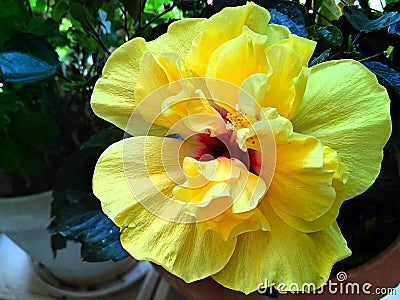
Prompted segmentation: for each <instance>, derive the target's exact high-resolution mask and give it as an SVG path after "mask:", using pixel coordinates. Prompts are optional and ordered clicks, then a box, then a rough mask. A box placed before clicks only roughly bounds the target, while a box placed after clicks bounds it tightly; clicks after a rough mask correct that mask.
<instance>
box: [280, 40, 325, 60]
mask: <svg viewBox="0 0 400 300" xmlns="http://www.w3.org/2000/svg"><path fill="white" fill-rule="evenodd" d="M280 44H284V45H288V46H289V47H290V48H292V49H293V50H294V52H295V53H296V54H297V55H298V56H299V57H300V60H301V64H302V65H303V66H307V65H308V61H309V60H310V58H311V56H312V54H313V53H314V50H315V47H316V45H317V43H316V42H315V41H311V40H309V39H305V38H302V37H299V36H297V35H294V34H290V35H289V37H288V38H287V39H284V40H282V41H281V42H280Z"/></svg>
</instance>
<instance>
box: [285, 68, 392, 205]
mask: <svg viewBox="0 0 400 300" xmlns="http://www.w3.org/2000/svg"><path fill="white" fill-rule="evenodd" d="M292 123H293V126H294V130H295V131H296V132H301V133H303V134H307V135H312V136H315V137H317V138H318V139H319V140H320V141H321V142H322V143H323V144H324V145H327V146H329V147H330V148H332V149H334V150H336V151H337V152H338V154H339V156H340V157H341V159H342V161H343V163H344V164H345V165H346V166H347V167H348V169H349V178H348V182H347V185H346V199H349V198H352V197H354V196H356V195H358V194H360V193H362V192H364V191H365V190H366V189H367V188H368V187H369V186H370V185H371V184H372V183H373V182H374V180H375V178H376V176H377V175H378V173H379V170H380V163H381V161H382V155H383V153H382V149H383V146H384V145H385V143H386V141H387V140H388V138H389V136H390V133H391V121H390V100H389V97H388V95H387V92H386V90H385V89H384V88H383V87H382V86H381V85H379V84H378V82H377V80H376V77H375V76H374V75H373V74H372V73H371V72H370V71H368V70H367V69H366V68H365V67H364V66H363V65H361V64H360V63H358V62H356V61H351V60H341V61H329V62H326V63H322V64H319V65H316V66H315V67H313V68H312V71H311V74H310V76H309V78H308V83H307V87H306V91H305V94H304V99H303V102H302V104H301V106H300V108H299V110H298V112H297V114H296V115H295V116H294V117H293V119H292Z"/></svg>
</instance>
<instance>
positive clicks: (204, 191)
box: [173, 157, 266, 220]
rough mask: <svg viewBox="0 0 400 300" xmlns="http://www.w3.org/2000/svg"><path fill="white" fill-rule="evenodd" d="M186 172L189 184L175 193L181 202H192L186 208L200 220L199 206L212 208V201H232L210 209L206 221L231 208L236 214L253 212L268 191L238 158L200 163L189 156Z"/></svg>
mask: <svg viewBox="0 0 400 300" xmlns="http://www.w3.org/2000/svg"><path fill="white" fill-rule="evenodd" d="M183 171H184V173H185V175H186V182H185V183H184V184H182V185H180V186H177V187H175V188H174V190H173V193H174V196H175V198H176V199H177V200H179V201H180V202H183V203H188V205H187V206H186V209H187V210H189V211H190V212H191V213H192V215H194V216H196V217H197V219H198V220H200V217H199V212H198V209H199V207H205V206H208V205H210V203H211V202H221V201H224V200H225V199H226V198H228V199H229V201H228V202H226V205H224V206H218V210H215V211H213V210H209V211H208V212H209V213H210V214H209V215H208V216H206V215H205V214H203V216H202V217H201V218H202V219H203V218H204V217H206V219H210V218H213V217H215V216H217V215H219V214H221V213H223V212H224V211H225V210H227V209H228V208H229V207H230V206H231V209H232V212H233V213H243V212H247V211H250V210H252V209H254V208H255V207H256V206H257V204H258V202H259V200H260V199H261V198H262V197H263V195H264V194H265V192H266V185H265V182H264V181H263V180H262V179H261V178H259V177H258V176H256V175H254V174H253V173H250V172H249V171H248V170H247V168H246V166H245V165H244V164H243V163H242V162H241V161H239V160H237V159H228V158H218V159H215V160H210V161H197V160H195V159H193V158H191V157H186V158H185V159H184V162H183ZM221 199H222V200H221ZM190 204H191V205H190ZM215 208H217V207H215ZM203 213H204V211H203Z"/></svg>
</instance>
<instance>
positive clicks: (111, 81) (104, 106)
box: [91, 19, 204, 129]
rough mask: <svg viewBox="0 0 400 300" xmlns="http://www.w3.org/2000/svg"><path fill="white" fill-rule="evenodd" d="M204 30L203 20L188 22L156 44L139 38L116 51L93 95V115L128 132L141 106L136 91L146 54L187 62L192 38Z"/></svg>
mask: <svg viewBox="0 0 400 300" xmlns="http://www.w3.org/2000/svg"><path fill="white" fill-rule="evenodd" d="M203 27H204V20H203V19H185V20H182V21H178V22H174V23H173V24H171V25H170V26H169V27H168V32H167V33H166V34H164V35H162V36H160V37H159V38H157V39H156V40H154V41H151V42H149V43H146V42H145V40H144V39H142V38H136V39H133V40H131V41H129V42H127V43H125V44H123V45H122V46H121V47H119V48H118V49H117V50H115V51H114V52H113V53H112V54H111V56H110V57H109V59H108V60H107V63H106V65H105V66H104V69H103V74H102V77H101V78H100V79H99V80H98V81H97V83H96V86H95V89H94V91H93V95H92V100H91V105H92V108H93V111H94V112H95V113H96V114H97V115H98V116H100V117H101V118H104V119H106V120H107V121H109V122H111V123H113V124H115V125H117V126H118V127H120V128H122V129H125V127H126V125H127V123H128V120H129V117H130V116H131V114H132V112H133V110H134V108H135V107H136V105H137V104H138V103H137V100H136V97H135V91H134V90H135V86H136V83H137V81H138V75H139V70H140V67H139V62H140V60H141V58H142V56H143V54H144V53H145V52H148V51H150V52H153V53H155V54H156V55H158V54H160V53H165V52H173V53H177V54H178V56H180V57H181V58H184V57H185V56H186V54H187V53H188V51H189V48H190V47H191V44H192V40H193V38H194V37H195V36H196V35H197V34H198V33H199V32H201V30H202V29H203ZM122 66H123V67H122Z"/></svg>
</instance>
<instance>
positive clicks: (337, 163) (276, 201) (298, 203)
mask: <svg viewBox="0 0 400 300" xmlns="http://www.w3.org/2000/svg"><path fill="white" fill-rule="evenodd" d="M278 147H279V146H278ZM282 159H283V160H284V158H283V157H282ZM278 161H279V160H278ZM279 167H280V166H279V165H278V166H277V170H279ZM309 167H310V166H309ZM308 171H310V170H308ZM278 172H279V171H278ZM324 172H326V174H330V175H332V173H333V178H332V177H330V176H329V177H330V178H331V181H329V180H328V181H327V182H325V183H323V182H322V180H321V179H322V178H321V177H322V176H321V175H322V174H323V173H324ZM306 173H307V171H306ZM314 173H315V174H314V175H315V176H316V177H317V176H318V177H317V179H315V183H314V188H315V189H318V188H319V187H320V186H321V185H323V184H325V186H324V187H323V188H324V189H327V190H329V191H330V192H332V191H334V193H335V197H334V198H333V195H332V196H331V197H332V198H331V197H329V196H325V197H323V196H321V195H320V194H321V192H320V191H318V192H315V195H316V196H318V197H319V198H317V197H315V195H314V194H313V195H312V198H311V199H307V198H304V197H307V196H306V193H305V192H304V191H300V192H299V189H295V188H293V189H289V192H287V193H286V194H285V195H286V197H291V199H290V200H289V198H286V199H285V195H280V194H279V191H276V190H274V189H273V188H272V189H271V192H270V193H268V196H267V198H268V200H269V203H270V205H271V206H273V209H274V212H275V213H276V214H277V215H278V216H279V217H280V218H281V219H282V220H283V221H284V222H285V223H286V224H288V225H290V226H291V227H292V228H293V229H295V230H298V231H301V232H316V231H320V230H323V229H325V228H327V227H329V225H331V224H332V223H333V222H334V221H335V220H336V218H337V216H338V215H339V209H340V207H341V205H342V203H343V201H344V199H345V197H344V195H345V194H344V187H345V184H346V181H347V177H348V172H347V168H346V166H345V165H344V164H343V163H342V162H341V160H340V158H339V157H338V155H337V153H336V151H333V150H332V149H330V148H329V147H326V146H324V147H323V169H320V170H319V172H318V171H316V170H314ZM285 176H289V175H287V174H286V175H285ZM301 176H304V178H305V180H303V182H306V181H307V180H312V176H311V174H306V175H304V174H302V175H301ZM329 177H328V178H329ZM297 179H298V178H297ZM297 179H296V177H295V176H293V177H291V178H290V180H294V181H298V180H297ZM278 180H279V179H278ZM318 181H319V182H318ZM317 182H318V183H317ZM274 184H275V182H273V183H272V187H275V186H274ZM303 188H305V186H303ZM308 188H310V189H312V188H313V186H312V185H311V186H310V185H309V186H308ZM281 196H283V198H281ZM314 197H315V198H314ZM282 199H285V201H284V202H283V204H282V203H281V202H280V201H282ZM304 200H305V202H304ZM287 201H289V202H293V203H295V204H294V205H289V206H288V207H285V205H284V203H286V202H287ZM304 206H306V210H308V209H315V212H313V213H312V216H313V217H312V218H311V219H310V218H308V219H307V218H305V217H304V216H305V214H304V213H305V211H304ZM308 206H309V207H308ZM295 209H298V210H299V211H300V210H303V212H301V213H299V211H295Z"/></svg>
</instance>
